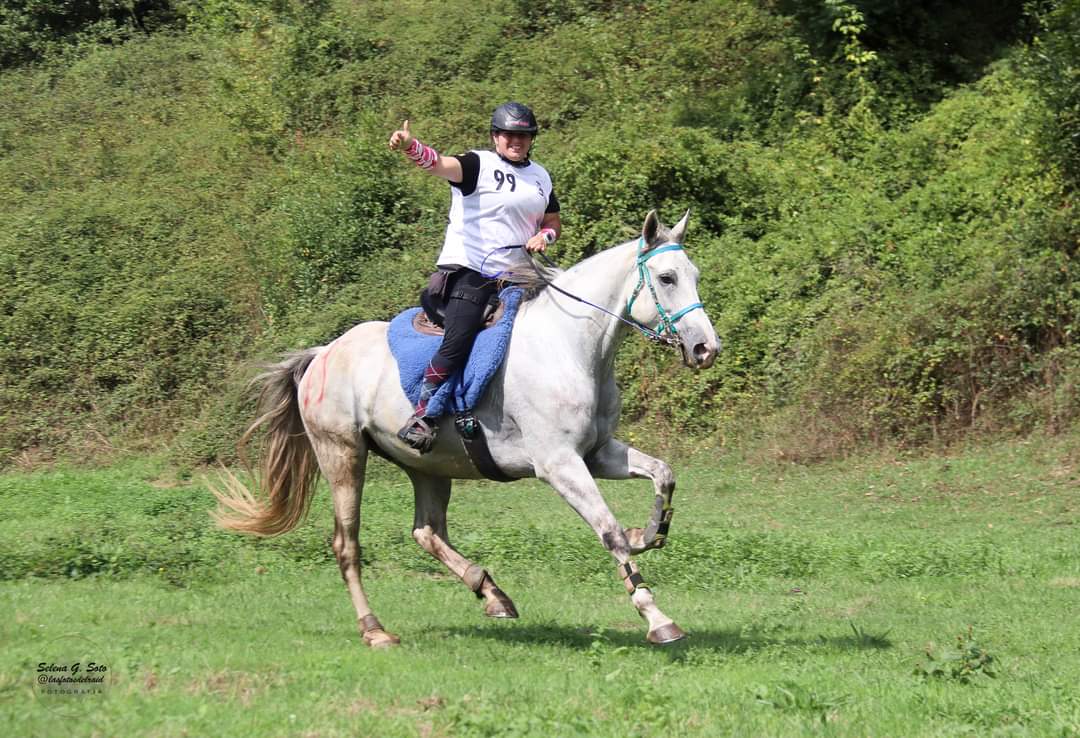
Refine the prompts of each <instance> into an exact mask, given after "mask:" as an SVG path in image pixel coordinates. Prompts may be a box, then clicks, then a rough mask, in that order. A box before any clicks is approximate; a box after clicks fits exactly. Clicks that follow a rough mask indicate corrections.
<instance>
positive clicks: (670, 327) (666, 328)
mask: <svg viewBox="0 0 1080 738" xmlns="http://www.w3.org/2000/svg"><path fill="white" fill-rule="evenodd" d="M682 250H683V247H682V244H681V243H665V244H661V245H659V246H656V247H654V248H651V249H646V248H645V239H644V237H643V238H642V239H641V240H640V241H639V242H638V255H637V270H638V282H637V286H635V287H634V293H633V294H632V295H630V299H629V300H627V301H626V315H627V317H629V318H630V320H632V321H634V323H635V324H637V326H638V327H640V328H641V329H643V331H644V332H646V333H647V334H651V335H653V336H655V337H656V338H658V339H661V340H664V339H665V338H666V339H668V340H670V339H674V338H675V337H676V336H678V335H679V330H678V329H677V328H676V327H675V323H677V322H678V321H679V319H680V318H682V317H683V316H684V315H686V314H687V313H689V312H692V311H694V310H697V309H698V308H701V309H702V310H704V309H705V306H704V305H702V304H701V303H700V302H695V303H694V304H693V305H687V306H686V307H684V308H683V309H682V310H679V311H678V312H676V313H674V314H670V315H669V314H668V311H667V310H665V309H664V306H663V305H661V304H660V298H659V297H658V296H657V294H656V286H655V285H654V284H653V281H652V275H651V274H650V273H649V270H648V268H647V267H646V266H645V262H647V261H648V260H649V259H651V258H653V257H654V256H659V255H660V254H664V253H667V252H668V251H682ZM646 286H648V288H649V294H651V295H652V299H653V304H654V305H656V312H657V313H658V314H659V315H660V322H659V323H658V324H657V325H656V327H655V328H651V327H649V326H647V325H645V324H644V323H641V322H639V321H638V320H637V319H635V318H634V315H633V313H632V312H631V310H633V308H634V300H636V299H637V298H638V295H640V294H641V290H642V288H644V287H646ZM665 334H667V335H666V336H665Z"/></svg>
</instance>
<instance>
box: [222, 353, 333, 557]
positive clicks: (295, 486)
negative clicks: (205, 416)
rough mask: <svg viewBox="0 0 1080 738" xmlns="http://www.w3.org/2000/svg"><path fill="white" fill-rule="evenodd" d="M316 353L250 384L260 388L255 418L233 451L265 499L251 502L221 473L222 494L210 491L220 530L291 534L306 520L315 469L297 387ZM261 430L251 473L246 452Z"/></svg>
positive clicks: (288, 361)
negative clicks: (263, 432)
mask: <svg viewBox="0 0 1080 738" xmlns="http://www.w3.org/2000/svg"><path fill="white" fill-rule="evenodd" d="M318 352H319V349H317V348H314V349H308V350H307V351H300V352H297V353H295V354H290V355H289V356H287V357H286V358H285V360H284V361H282V362H280V363H278V364H274V365H273V366H271V367H270V368H269V370H268V371H266V372H265V373H263V374H260V375H259V376H258V377H256V378H255V379H254V380H252V386H253V387H260V392H259V402H258V412H259V417H258V418H257V419H256V420H255V422H254V423H252V424H251V427H250V428H248V429H247V431H246V432H245V433H244V435H243V436H241V438H240V442H239V443H238V444H237V452H238V453H239V456H240V460H241V462H243V465H244V467H245V469H247V471H248V472H249V474H251V475H252V476H253V477H254V478H255V479H256V484H257V486H258V487H259V488H260V489H261V491H262V492H263V494H264V495H265V500H260V499H256V498H255V497H254V496H253V495H252V494H251V491H250V490H249V489H248V486H247V485H246V484H244V482H242V481H241V480H239V479H237V478H236V477H235V476H234V475H233V474H232V473H231V472H229V471H228V470H225V474H224V476H223V478H222V483H223V484H224V489H214V488H213V487H211V491H212V492H213V493H214V496H215V497H217V500H218V509H217V510H216V511H215V512H214V513H213V517H214V520H215V521H216V522H217V524H218V525H219V526H221V527H222V528H227V529H229V530H235V531H240V532H242V533H252V534H254V535H258V536H273V535H278V534H279V533H286V532H288V531H290V530H292V529H293V528H295V527H296V524H297V523H299V522H300V521H301V520H303V518H304V516H305V515H307V511H308V507H309V506H310V504H311V493H312V492H313V491H314V490H315V482H316V476H317V474H318V472H319V466H318V463H317V460H316V458H315V452H314V449H312V447H311V441H310V440H309V439H308V437H307V434H306V433H305V432H304V423H303V421H302V420H301V418H300V403H299V401H298V399H297V386H298V385H299V384H300V380H301V379H302V378H303V376H304V372H305V371H307V368H308V365H310V364H311V362H312V360H313V359H314V358H315V356H316V355H317V354H318ZM263 425H265V426H266V435H265V438H264V440H263V446H262V448H261V453H260V454H259V467H260V469H259V472H260V473H259V474H255V473H254V472H253V471H252V468H251V465H250V464H249V463H248V461H247V457H246V455H245V448H246V446H247V444H248V441H250V440H251V438H252V436H254V435H255V433H256V431H258V430H259V428H260V427H262V426H263Z"/></svg>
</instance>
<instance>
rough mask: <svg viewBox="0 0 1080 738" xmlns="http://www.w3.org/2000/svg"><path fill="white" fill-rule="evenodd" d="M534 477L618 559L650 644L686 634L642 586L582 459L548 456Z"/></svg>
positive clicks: (567, 455) (625, 543)
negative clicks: (549, 489)
mask: <svg viewBox="0 0 1080 738" xmlns="http://www.w3.org/2000/svg"><path fill="white" fill-rule="evenodd" d="M536 470H537V476H538V477H539V478H540V479H543V480H544V481H545V482H547V483H548V484H550V485H551V486H552V487H554V488H555V491H556V492H558V493H559V495H561V496H562V498H563V499H564V500H566V501H567V503H569V505H570V507H572V508H574V510H575V511H576V512H577V514H578V515H580V516H581V517H582V518H583V519H584V520H585V522H586V523H588V524H589V526H590V527H591V528H592V529H593V531H594V532H595V533H596V535H597V536H598V537H599V538H600V542H601V543H603V544H604V548H606V549H607V550H608V551H610V552H611V555H612V556H613V557H615V560H616V561H617V562H618V572H619V576H620V577H621V578H622V580H623V583H624V584H625V585H626V591H627V592H628V593H629V594H630V601H631V602H633V603H634V607H636V608H637V611H638V614H639V615H641V617H643V618H645V620H646V621H647V622H648V623H649V634H648V640H649V642H650V643H658V644H659V643H670V642H672V641H677V640H679V639H681V638H684V637H685V636H686V634H685V633H683V631H682V629H681V628H679V626H678V625H676V624H675V623H674V622H672V620H671V618H669V617H668V616H667V615H665V614H664V613H663V612H661V611H660V608H659V607H657V606H656V603H655V602H654V600H653V593H652V590H650V589H649V588H648V587H646V586H645V581H644V579H643V578H642V576H641V573H640V572H639V571H638V567H637V564H635V563H634V562H633V561H631V560H630V555H631V548H630V541H629V540H628V539H627V536H626V533H625V532H624V531H623V529H622V526H620V525H619V522H618V521H617V520H616V519H615V516H614V515H613V514H612V513H611V510H610V509H609V508H608V506H607V503H606V502H604V498H603V497H602V496H601V494H600V490H599V488H598V487H597V486H596V481H595V480H594V479H593V477H592V474H590V473H589V468H588V466H586V464H585V461H584V460H583V459H582V458H581V457H580V456H577V455H575V454H573V453H569V452H567V453H565V454H560V455H557V456H554V457H550V458H548V459H546V460H545V461H544V463H541V464H537V465H536Z"/></svg>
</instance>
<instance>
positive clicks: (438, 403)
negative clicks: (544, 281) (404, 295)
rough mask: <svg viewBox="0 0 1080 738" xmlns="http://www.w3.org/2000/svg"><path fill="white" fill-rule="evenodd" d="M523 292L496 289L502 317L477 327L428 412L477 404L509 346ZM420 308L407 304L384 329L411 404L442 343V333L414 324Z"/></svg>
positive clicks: (434, 414)
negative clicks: (463, 359) (460, 364)
mask: <svg viewBox="0 0 1080 738" xmlns="http://www.w3.org/2000/svg"><path fill="white" fill-rule="evenodd" d="M523 292H524V291H523V290H522V289H521V288H520V287H507V288H506V289H504V290H503V291H502V292H501V293H499V299H500V300H502V301H503V304H504V305H505V308H504V312H503V316H502V318H500V319H499V322H497V323H495V325H493V326H491V327H490V328H485V329H484V330H482V331H480V334H479V335H478V336H477V337H476V343H475V344H473V349H472V353H471V354H470V355H469V361H468V363H467V364H466V365H465V368H464V370H459V371H457V372H455V373H454V374H453V375H452V376H451V377H450V378H449V379H448V380H446V381H445V382H443V384H442V386H441V387H439V389H438V390H437V391H436V392H435V395H434V396H433V397H432V398H431V400H430V401H429V402H428V409H427V414H428V415H430V416H431V417H438V416H440V415H443V414H445V413H463V412H468V411H471V410H472V409H473V408H475V407H476V403H477V402H479V401H480V397H481V395H483V394H484V390H485V389H486V388H487V385H488V382H490V381H491V378H492V377H493V376H495V372H496V371H497V370H498V369H499V365H500V364H502V360H503V357H504V356H505V355H506V349H507V348H508V347H509V346H510V332H511V331H512V330H513V328H514V318H515V317H516V316H517V311H518V307H519V306H520V305H521V297H522V294H523ZM420 310H421V308H409V309H408V310H405V311H404V312H401V313H399V314H398V315H397V317H395V318H394V319H393V320H391V321H390V330H389V332H388V333H387V340H388V341H389V343H390V353H392V354H393V355H394V358H395V359H397V363H398V373H399V375H400V377H401V388H402V389H403V390H404V391H405V396H406V397H408V398H409V402H411V403H412V404H413V405H416V401H417V400H419V399H420V385H421V384H423V382H424V370H425V369H427V365H428V362H429V361H431V357H432V356H434V355H435V352H436V351H438V350H439V345H440V344H441V343H442V336H426V335H423V334H421V333H417V332H416V330H415V329H414V328H413V317H414V316H415V315H416V314H417V313H418V312H420Z"/></svg>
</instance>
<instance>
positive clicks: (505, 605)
mask: <svg viewBox="0 0 1080 738" xmlns="http://www.w3.org/2000/svg"><path fill="white" fill-rule="evenodd" d="M491 594H492V596H493V597H494V598H495V599H493V600H491V601H490V602H488V603H487V605H485V606H484V614H485V615H487V616H488V617H489V618H516V617H517V616H518V611H517V608H516V607H514V603H513V602H511V600H510V598H509V597H507V596H506V594H505V593H504V592H503V591H502V590H501V589H499V588H498V587H496V588H495V591H494V592H492V593H491Z"/></svg>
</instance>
